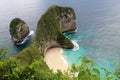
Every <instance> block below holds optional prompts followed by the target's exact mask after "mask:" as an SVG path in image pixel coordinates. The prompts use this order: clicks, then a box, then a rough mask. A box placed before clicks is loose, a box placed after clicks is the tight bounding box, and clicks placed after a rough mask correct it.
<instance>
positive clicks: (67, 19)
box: [57, 7, 76, 33]
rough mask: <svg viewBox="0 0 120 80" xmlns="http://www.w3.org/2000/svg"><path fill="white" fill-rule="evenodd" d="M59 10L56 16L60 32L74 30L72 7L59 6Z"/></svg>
mask: <svg viewBox="0 0 120 80" xmlns="http://www.w3.org/2000/svg"><path fill="white" fill-rule="evenodd" d="M60 9H61V12H60V14H58V16H57V18H58V20H59V24H60V28H61V30H62V32H63V33H64V32H73V31H75V30H76V22H75V19H76V18H75V13H74V10H73V9H72V8H68V7H66V8H64V9H65V10H64V9H63V8H60Z"/></svg>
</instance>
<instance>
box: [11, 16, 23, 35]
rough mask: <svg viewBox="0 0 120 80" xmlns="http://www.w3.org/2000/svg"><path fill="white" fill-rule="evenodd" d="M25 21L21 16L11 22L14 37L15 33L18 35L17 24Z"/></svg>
mask: <svg viewBox="0 0 120 80" xmlns="http://www.w3.org/2000/svg"><path fill="white" fill-rule="evenodd" d="M21 22H22V23H25V22H24V21H23V20H21V19H20V18H14V19H13V20H12V21H11V23H10V34H11V36H12V37H13V36H14V35H16V37H17V31H16V28H17V27H16V26H17V25H18V24H19V23H21Z"/></svg>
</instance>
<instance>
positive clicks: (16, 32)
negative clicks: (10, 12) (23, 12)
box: [10, 18, 29, 44]
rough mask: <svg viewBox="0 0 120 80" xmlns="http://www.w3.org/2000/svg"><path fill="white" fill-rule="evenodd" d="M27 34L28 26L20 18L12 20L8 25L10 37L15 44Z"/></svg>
mask: <svg viewBox="0 0 120 80" xmlns="http://www.w3.org/2000/svg"><path fill="white" fill-rule="evenodd" d="M28 34H29V27H28V25H27V24H26V23H25V22H24V21H23V20H21V19H20V18H14V19H13V20H12V21H11V23H10V35H11V38H12V40H13V42H14V43H15V44H20V43H21V42H22V41H23V40H24V39H25V37H26V36H27V35H28Z"/></svg>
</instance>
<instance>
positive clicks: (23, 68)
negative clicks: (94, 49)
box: [0, 5, 114, 80]
mask: <svg viewBox="0 0 120 80" xmlns="http://www.w3.org/2000/svg"><path fill="white" fill-rule="evenodd" d="M69 10H71V11H72V12H73V14H74V18H75V13H74V11H73V9H71V8H68V7H58V6H55V5H54V6H52V7H50V8H49V9H48V10H47V11H46V12H45V14H44V15H42V16H41V18H40V20H39V21H38V25H37V31H36V35H35V39H34V42H33V43H32V44H31V45H30V46H29V47H27V48H25V49H24V50H23V51H21V52H20V53H19V54H17V55H15V56H14V57H13V58H6V59H5V56H4V54H5V53H6V52H5V51H6V50H3V49H2V50H1V51H0V56H1V57H0V58H1V59H0V80H103V79H101V75H100V72H99V70H98V69H96V68H91V67H93V66H94V65H95V63H93V62H92V61H91V60H88V59H85V58H83V63H82V64H81V65H80V66H75V65H74V64H73V65H72V69H71V72H65V73H62V72H61V71H57V72H56V73H54V72H53V71H52V70H50V69H49V68H48V66H47V65H46V63H45V62H44V56H43V53H44V52H45V50H46V49H48V48H50V47H52V46H53V45H50V44H51V42H52V41H55V42H56V43H57V44H54V45H58V46H59V47H63V48H72V47H73V44H72V43H71V41H70V40H69V39H67V38H66V37H64V36H63V34H62V31H61V28H60V24H59V20H60V18H61V17H62V16H63V15H62V12H65V13H69ZM65 16H66V18H67V17H69V16H68V15H67V14H66V15H65ZM16 19H18V18H16ZM16 19H15V20H16ZM68 19H69V18H68ZM17 21H18V22H19V20H17ZM13 22H14V21H13ZM13 22H12V23H11V24H13V25H11V26H13V31H12V30H10V32H11V35H13V34H15V32H14V28H15V27H14V26H15V25H16V24H18V22H14V23H13ZM48 43H49V44H48ZM49 45H50V46H49ZM46 47H47V48H46ZM45 48H46V49H45ZM76 72H77V73H78V75H76V76H75V74H76ZM105 76H106V75H105ZM104 80H114V79H113V78H111V77H109V75H108V76H106V78H105V79H104Z"/></svg>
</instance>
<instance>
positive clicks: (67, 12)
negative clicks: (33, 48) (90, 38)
mask: <svg viewBox="0 0 120 80" xmlns="http://www.w3.org/2000/svg"><path fill="white" fill-rule="evenodd" d="M75 29H76V26H75V13H74V10H73V9H72V8H68V7H59V6H56V5H54V6H51V7H50V8H48V10H47V11H46V12H45V14H44V15H42V16H41V18H40V20H39V22H38V25H37V31H36V37H35V41H36V42H37V43H38V46H39V49H40V51H41V52H42V53H44V52H46V51H47V49H49V48H51V47H56V46H58V47H62V48H69V49H71V48H73V44H72V42H71V41H70V40H69V39H67V38H66V37H64V35H63V34H62V33H63V32H69V31H74V30H75Z"/></svg>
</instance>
